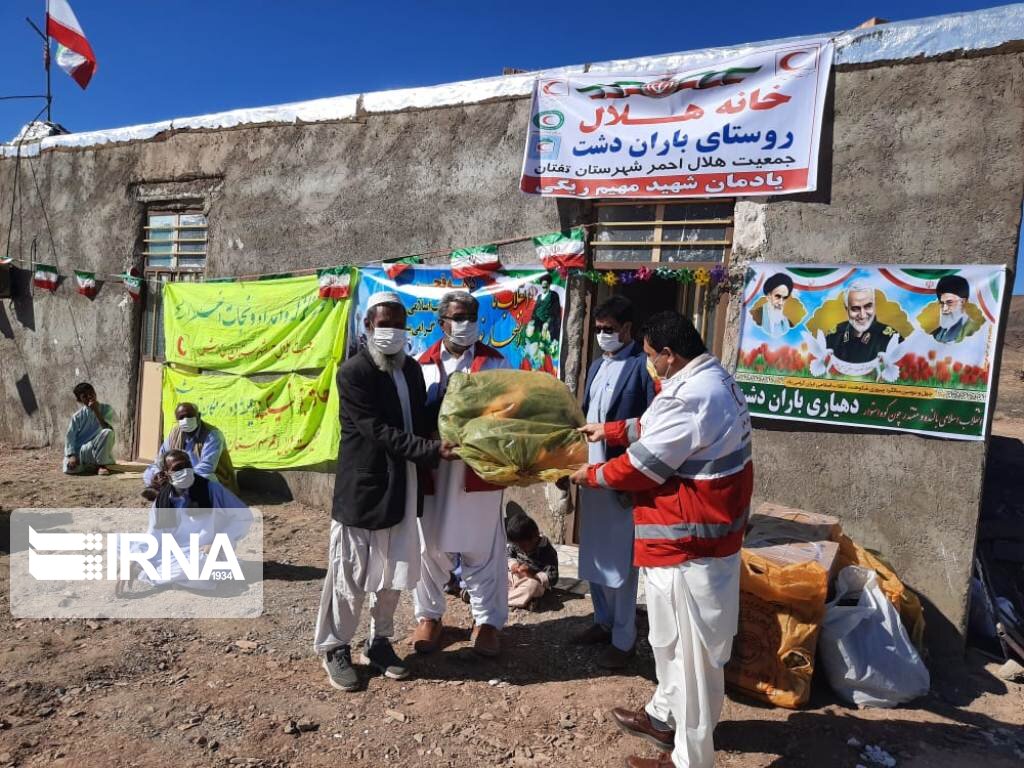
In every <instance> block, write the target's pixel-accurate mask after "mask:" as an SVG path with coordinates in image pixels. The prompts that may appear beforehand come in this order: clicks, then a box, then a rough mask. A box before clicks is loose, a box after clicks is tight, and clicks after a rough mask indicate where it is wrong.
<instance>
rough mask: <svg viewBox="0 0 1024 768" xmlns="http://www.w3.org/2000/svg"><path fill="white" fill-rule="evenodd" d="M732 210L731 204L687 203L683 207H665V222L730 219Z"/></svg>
mask: <svg viewBox="0 0 1024 768" xmlns="http://www.w3.org/2000/svg"><path fill="white" fill-rule="evenodd" d="M732 210H733V204H732V203H687V204H685V205H683V204H678V205H666V206H665V221H690V220H692V219H731V218H732Z"/></svg>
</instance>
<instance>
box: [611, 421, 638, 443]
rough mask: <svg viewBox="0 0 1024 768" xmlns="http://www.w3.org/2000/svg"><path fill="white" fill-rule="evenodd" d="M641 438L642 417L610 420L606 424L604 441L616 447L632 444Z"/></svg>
mask: <svg viewBox="0 0 1024 768" xmlns="http://www.w3.org/2000/svg"><path fill="white" fill-rule="evenodd" d="M639 439H640V419H625V420H624V421H609V422H608V423H607V424H605V425H604V441H605V442H606V443H607V444H608V445H609V446H613V447H616V448H624V447H626V446H627V445H632V444H633V443H635V442H636V441H637V440H639Z"/></svg>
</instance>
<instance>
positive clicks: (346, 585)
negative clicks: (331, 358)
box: [313, 292, 455, 691]
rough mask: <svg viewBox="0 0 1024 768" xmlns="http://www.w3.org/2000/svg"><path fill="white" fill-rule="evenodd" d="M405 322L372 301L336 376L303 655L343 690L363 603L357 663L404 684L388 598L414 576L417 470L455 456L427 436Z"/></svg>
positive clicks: (419, 497) (394, 306)
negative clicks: (325, 528) (321, 552)
mask: <svg viewBox="0 0 1024 768" xmlns="http://www.w3.org/2000/svg"><path fill="white" fill-rule="evenodd" d="M405 321H406V311H405V307H404V306H403V305H402V302H401V299H400V298H399V297H398V294H396V293H391V292H381V293H375V294H374V295H372V296H371V297H370V299H369V301H368V302H367V309H366V318H365V320H364V325H365V327H366V333H367V343H366V347H365V348H363V349H362V350H360V351H359V353H358V354H357V355H355V356H354V357H352V358H351V359H349V360H347V361H346V362H345V363H343V364H342V365H341V366H340V367H339V368H338V397H339V409H338V410H339V417H340V419H341V434H342V439H341V448H340V450H339V452H338V469H337V474H336V476H335V481H334V503H333V506H332V509H331V543H330V550H329V554H328V560H327V577H326V579H325V581H324V588H323V593H322V595H321V597H320V611H319V614H318V616H317V621H316V637H315V639H314V642H313V647H314V650H315V651H316V653H317V654H319V655H321V656H322V657H323V666H324V669H326V670H327V674H328V679H329V681H330V684H331V685H332V686H333V687H334V688H337V689H339V690H343V691H354V690H357V689H358V688H359V687H360V681H359V676H358V674H357V673H356V670H355V669H354V668H353V666H352V652H351V642H352V638H353V636H354V635H355V631H356V627H357V625H358V624H359V614H360V612H361V610H362V605H363V599H364V597H365V596H366V595H367V594H369V598H370V628H369V634H368V637H367V639H366V645H365V646H364V649H363V652H362V656H361V659H360V660H361V662H362V663H363V664H368V665H370V666H371V667H373V668H374V669H376V670H377V671H379V672H381V673H382V674H383V675H384V676H385V677H389V678H392V679H396V680H400V679H403V678H405V677H408V675H409V669H408V668H407V667H406V665H405V663H404V662H403V661H402V660H401V659H399V658H398V656H397V655H396V654H395V651H394V649H393V648H392V646H391V641H390V638H391V637H392V636H393V634H394V625H393V620H394V613H395V607H396V606H397V605H398V596H399V594H400V592H401V591H402V590H411V589H413V587H414V586H415V585H416V582H417V581H418V580H419V575H420V540H419V531H418V528H417V525H416V518H417V517H418V516H419V515H421V514H422V511H423V494H422V491H421V489H420V484H419V479H418V470H419V469H421V468H424V469H426V468H430V467H435V466H437V464H438V463H439V460H440V459H447V460H451V459H452V458H454V456H455V454H454V451H453V446H452V445H450V444H449V443H442V442H441V441H439V440H432V439H430V438H429V437H428V435H429V434H430V433H431V432H432V431H433V429H434V427H433V425H432V424H431V423H430V422H429V421H428V418H427V408H426V388H425V386H424V384H423V374H422V373H421V372H420V367H419V366H418V365H417V364H416V362H415V361H414V360H412V359H411V358H409V357H407V356H406V354H405V346H406V344H405V342H406V333H405Z"/></svg>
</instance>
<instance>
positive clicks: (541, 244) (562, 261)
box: [533, 227, 587, 270]
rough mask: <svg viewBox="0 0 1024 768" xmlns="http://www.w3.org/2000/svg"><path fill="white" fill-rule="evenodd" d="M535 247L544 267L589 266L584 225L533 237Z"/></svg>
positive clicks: (575, 267) (581, 267)
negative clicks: (566, 230)
mask: <svg viewBox="0 0 1024 768" xmlns="http://www.w3.org/2000/svg"><path fill="white" fill-rule="evenodd" d="M533 247H534V248H536V249H537V257H538V258H539V259H540V260H541V263H542V264H543V265H544V269H547V270H552V269H559V268H563V269H583V268H585V267H586V266H587V260H586V256H585V255H584V253H585V251H586V246H585V243H584V234H583V227H575V228H574V229H571V230H569V231H568V232H552V233H550V234H547V235H541V236H540V237H535V238H533Z"/></svg>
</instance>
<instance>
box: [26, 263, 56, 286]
mask: <svg viewBox="0 0 1024 768" xmlns="http://www.w3.org/2000/svg"><path fill="white" fill-rule="evenodd" d="M32 285H34V286H35V287H36V288H42V289H43V290H44V291H51V292H52V291H55V290H57V268H56V267H51V266H50V265H49V264H36V271H35V272H34V273H33V274H32Z"/></svg>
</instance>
